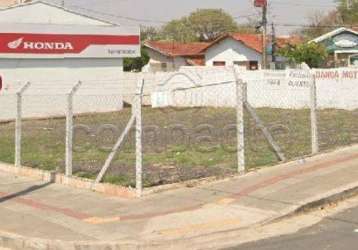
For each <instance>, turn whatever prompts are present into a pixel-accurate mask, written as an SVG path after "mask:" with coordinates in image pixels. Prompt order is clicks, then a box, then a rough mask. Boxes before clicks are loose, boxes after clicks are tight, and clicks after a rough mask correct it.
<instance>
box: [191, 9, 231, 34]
mask: <svg viewBox="0 0 358 250" xmlns="http://www.w3.org/2000/svg"><path fill="white" fill-rule="evenodd" d="M188 22H189V25H190V27H191V29H192V30H193V32H194V33H195V35H196V37H197V38H198V39H199V40H200V41H212V40H214V39H215V38H217V37H218V36H219V35H222V34H224V33H229V32H236V31H238V25H237V23H236V22H235V20H234V19H233V17H232V16H231V15H229V14H228V13H226V12H225V11H224V10H222V9H199V10H197V11H195V12H193V13H191V14H190V15H189V17H188Z"/></svg>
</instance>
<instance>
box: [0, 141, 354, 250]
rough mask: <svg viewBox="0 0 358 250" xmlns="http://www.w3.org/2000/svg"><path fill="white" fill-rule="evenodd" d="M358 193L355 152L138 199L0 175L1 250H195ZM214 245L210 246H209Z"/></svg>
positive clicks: (338, 152)
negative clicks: (231, 234) (325, 201)
mask: <svg viewBox="0 0 358 250" xmlns="http://www.w3.org/2000/svg"><path fill="white" fill-rule="evenodd" d="M354 187H358V146H354V147H351V148H346V149H341V150H338V151H336V152H333V153H329V154H324V155H320V156H315V157H313V158H310V159H306V160H305V161H299V162H292V163H287V164H284V165H280V166H276V167H271V168H266V169H262V170H260V171H257V172H252V173H249V174H247V175H245V176H241V177H236V178H232V179H229V180H224V181H219V182H216V183H211V184H205V185H201V186H199V187H194V188H181V189H176V190H172V191H167V192H163V193H158V194H152V195H148V196H146V197H144V198H142V199H121V198H115V197H106V196H103V195H101V194H98V193H94V192H90V191H87V190H79V189H72V188H69V187H65V186H62V185H58V184H52V183H43V182H40V181H36V180H33V179H29V178H25V177H16V176H13V175H11V174H9V173H5V172H0V221H1V223H0V247H9V248H11V249H37V250H38V249H66V250H71V249H119V247H121V248H120V249H138V246H139V247H142V248H145V249H152V248H163V249H168V246H170V249H183V248H187V249H198V248H200V247H203V249H204V248H205V247H204V246H205V244H209V242H211V241H215V244H217V245H220V242H219V241H218V240H217V237H216V235H218V234H221V239H222V240H224V238H225V232H229V231H232V230H239V229H244V228H248V227H250V226H253V225H255V224H257V223H264V222H269V221H271V220H273V219H276V218H279V217H282V216H284V215H287V214H289V213H292V212H293V211H295V210H296V209H297V208H300V207H301V206H302V205H305V204H307V203H310V202H312V201H316V200H319V199H322V198H325V197H326V196H329V195H332V194H335V193H341V192H342V191H344V190H346V189H350V188H354ZM210 244H211V243H210Z"/></svg>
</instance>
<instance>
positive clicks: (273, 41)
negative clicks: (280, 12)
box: [271, 23, 276, 65]
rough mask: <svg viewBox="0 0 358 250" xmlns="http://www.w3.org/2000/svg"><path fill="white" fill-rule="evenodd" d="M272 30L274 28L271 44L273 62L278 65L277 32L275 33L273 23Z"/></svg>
mask: <svg viewBox="0 0 358 250" xmlns="http://www.w3.org/2000/svg"><path fill="white" fill-rule="evenodd" d="M271 28H272V37H271V42H272V48H271V51H272V62H273V63H274V64H275V65H276V31H275V24H274V23H272V24H271Z"/></svg>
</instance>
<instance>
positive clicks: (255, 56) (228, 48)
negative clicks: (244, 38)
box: [205, 38, 261, 66]
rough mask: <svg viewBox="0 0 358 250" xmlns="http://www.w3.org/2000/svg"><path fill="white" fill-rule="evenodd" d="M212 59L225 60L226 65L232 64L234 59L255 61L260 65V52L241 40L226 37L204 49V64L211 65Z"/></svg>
mask: <svg viewBox="0 0 358 250" xmlns="http://www.w3.org/2000/svg"><path fill="white" fill-rule="evenodd" d="M214 61H225V62H226V66H232V65H233V64H234V62H235V61H242V62H244V61H257V62H258V63H259V65H261V54H260V53H258V52H257V51H255V50H253V49H250V48H248V47H247V46H245V45H244V44H243V43H241V42H238V41H236V40H234V39H232V38H227V39H225V40H223V41H221V42H219V43H218V44H216V45H214V46H212V47H210V48H209V49H208V50H207V51H206V53H205V62H206V63H205V64H206V66H213V62H214Z"/></svg>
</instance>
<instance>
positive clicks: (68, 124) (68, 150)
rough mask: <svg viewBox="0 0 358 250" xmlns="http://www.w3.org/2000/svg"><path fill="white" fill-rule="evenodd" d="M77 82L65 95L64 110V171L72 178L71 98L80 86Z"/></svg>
mask: <svg viewBox="0 0 358 250" xmlns="http://www.w3.org/2000/svg"><path fill="white" fill-rule="evenodd" d="M81 84H82V83H81V82H78V83H77V84H76V85H75V86H73V87H72V89H71V91H70V93H68V94H67V110H66V170H65V174H66V176H67V177H70V176H72V163H73V157H72V154H73V96H74V94H75V93H76V91H77V90H78V89H79V87H80V86H81Z"/></svg>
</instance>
